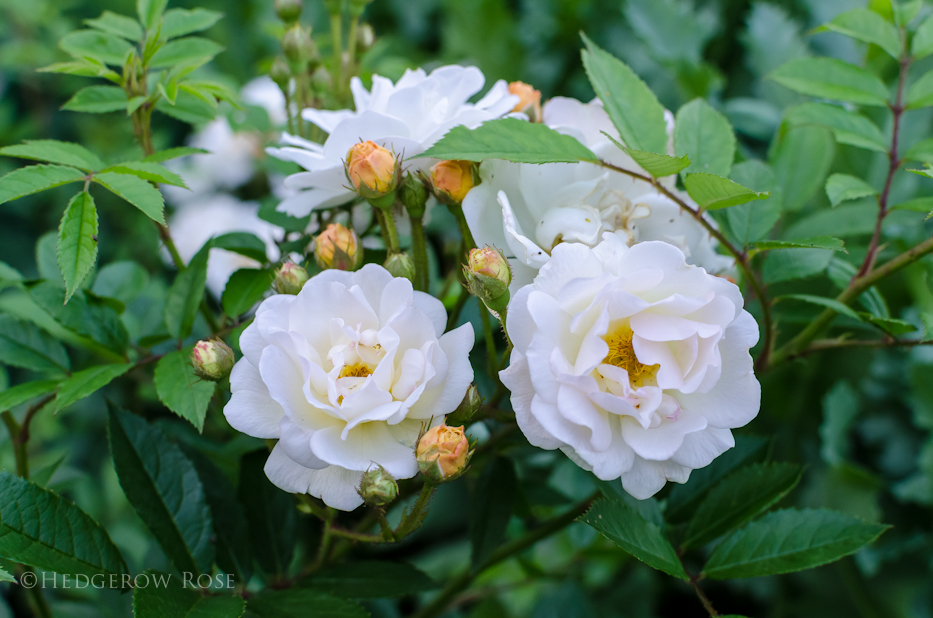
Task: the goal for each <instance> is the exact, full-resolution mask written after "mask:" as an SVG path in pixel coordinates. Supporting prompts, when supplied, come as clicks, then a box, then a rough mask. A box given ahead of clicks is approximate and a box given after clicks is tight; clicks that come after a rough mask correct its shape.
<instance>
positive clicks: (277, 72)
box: [269, 56, 292, 92]
mask: <svg viewBox="0 0 933 618" xmlns="http://www.w3.org/2000/svg"><path fill="white" fill-rule="evenodd" d="M269 77H270V78H272V81H274V82H275V85H276V86H278V87H279V89H280V90H282V92H287V91H288V87H289V84H290V83H291V81H292V70H291V69H289V68H288V62H286V61H285V58H283V57H281V56H276V58H275V60H274V61H273V62H272V66H271V67H270V68H269Z"/></svg>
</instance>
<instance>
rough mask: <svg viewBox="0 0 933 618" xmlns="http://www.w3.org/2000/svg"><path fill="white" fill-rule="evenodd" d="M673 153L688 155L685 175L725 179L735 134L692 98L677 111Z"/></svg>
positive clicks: (715, 113) (716, 114)
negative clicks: (688, 162) (712, 176)
mask: <svg viewBox="0 0 933 618" xmlns="http://www.w3.org/2000/svg"><path fill="white" fill-rule="evenodd" d="M674 150H676V152H677V154H678V155H681V156H682V155H688V156H689V157H690V166H689V167H687V169H686V170H684V173H685V174H689V173H694V172H705V173H707V174H714V175H716V176H728V175H729V172H730V171H731V170H732V161H733V159H735V134H734V133H733V132H732V125H730V124H729V121H728V120H726V117H725V116H723V115H722V114H720V113H719V112H718V111H716V110H715V109H713V107H712V106H711V105H710V104H709V103H707V102H706V101H704V100H703V99H694V100H693V101H691V102H690V103H687V104H686V105H684V106H683V107H681V108H680V109H679V110H678V111H677V118H676V121H675V123H674Z"/></svg>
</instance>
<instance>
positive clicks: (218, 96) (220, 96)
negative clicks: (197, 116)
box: [178, 80, 241, 108]
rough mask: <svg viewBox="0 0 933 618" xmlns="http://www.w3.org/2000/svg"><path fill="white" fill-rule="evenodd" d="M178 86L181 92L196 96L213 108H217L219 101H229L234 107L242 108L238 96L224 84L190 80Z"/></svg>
mask: <svg viewBox="0 0 933 618" xmlns="http://www.w3.org/2000/svg"><path fill="white" fill-rule="evenodd" d="M178 86H179V88H181V90H183V91H185V92H188V93H190V94H192V95H194V96H196V97H197V98H199V99H201V100H202V101H204V102H205V103H207V104H208V105H210V106H212V107H216V106H217V102H218V101H227V102H228V103H230V104H231V105H233V106H234V107H237V108H239V107H241V106H240V103H239V101H238V100H237V95H236V94H235V93H234V92H233V91H232V90H230V89H229V88H227V87H226V86H224V85H223V84H218V83H217V82H208V81H195V80H189V81H185V82H181V83H180V84H179V85H178Z"/></svg>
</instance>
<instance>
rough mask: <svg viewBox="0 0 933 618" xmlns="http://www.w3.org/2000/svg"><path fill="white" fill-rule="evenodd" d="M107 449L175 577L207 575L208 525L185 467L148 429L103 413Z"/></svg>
mask: <svg viewBox="0 0 933 618" xmlns="http://www.w3.org/2000/svg"><path fill="white" fill-rule="evenodd" d="M109 419H110V421H109V433H110V448H111V450H112V451H113V463H114V466H115V467H116V470H117V476H118V477H119V479H120V486H121V487H123V493H125V494H126V498H127V499H128V500H129V502H130V504H132V505H133V508H135V509H136V512H137V513H138V514H139V516H140V518H141V519H142V520H143V522H144V523H145V524H146V526H147V527H148V528H149V530H150V531H151V532H152V534H153V536H154V537H155V538H156V540H157V541H158V542H159V544H160V545H161V546H162V549H163V550H165V554H166V555H167V556H168V557H169V558H170V559H171V560H172V562H173V563H174V564H175V566H176V568H177V569H178V570H179V571H181V572H190V573H210V565H211V562H212V561H213V559H214V547H213V545H212V544H211V535H212V534H213V526H212V523H211V513H210V509H208V507H207V502H206V500H205V497H204V487H203V486H202V485H201V481H200V479H199V478H198V475H197V472H196V471H195V469H194V466H192V465H191V462H190V461H188V459H187V458H186V457H185V456H184V455H183V454H182V452H181V450H180V449H179V448H178V446H176V445H175V444H174V443H172V442H171V441H170V440H169V439H168V437H167V436H166V435H165V434H164V433H163V432H162V430H160V429H159V428H157V427H155V426H154V425H150V424H149V423H147V422H146V421H144V420H143V419H141V418H139V417H138V416H135V415H133V414H131V413H129V412H126V411H125V410H117V409H116V408H114V407H111V408H110V410H109Z"/></svg>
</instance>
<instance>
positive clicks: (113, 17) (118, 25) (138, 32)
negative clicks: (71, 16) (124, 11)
mask: <svg viewBox="0 0 933 618" xmlns="http://www.w3.org/2000/svg"><path fill="white" fill-rule="evenodd" d="M84 23H85V24H87V25H88V26H90V27H92V28H96V29H98V30H102V31H104V32H106V33H108V34H114V35H116V36H118V37H123V38H124V39H129V40H131V41H138V40H140V39H141V38H143V29H142V28H141V27H140V26H139V22H138V21H136V20H135V19H133V18H131V17H127V16H125V15H118V14H117V13H113V12H111V11H104V12H103V13H101V16H100V17H98V18H97V19H85V20H84Z"/></svg>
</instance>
